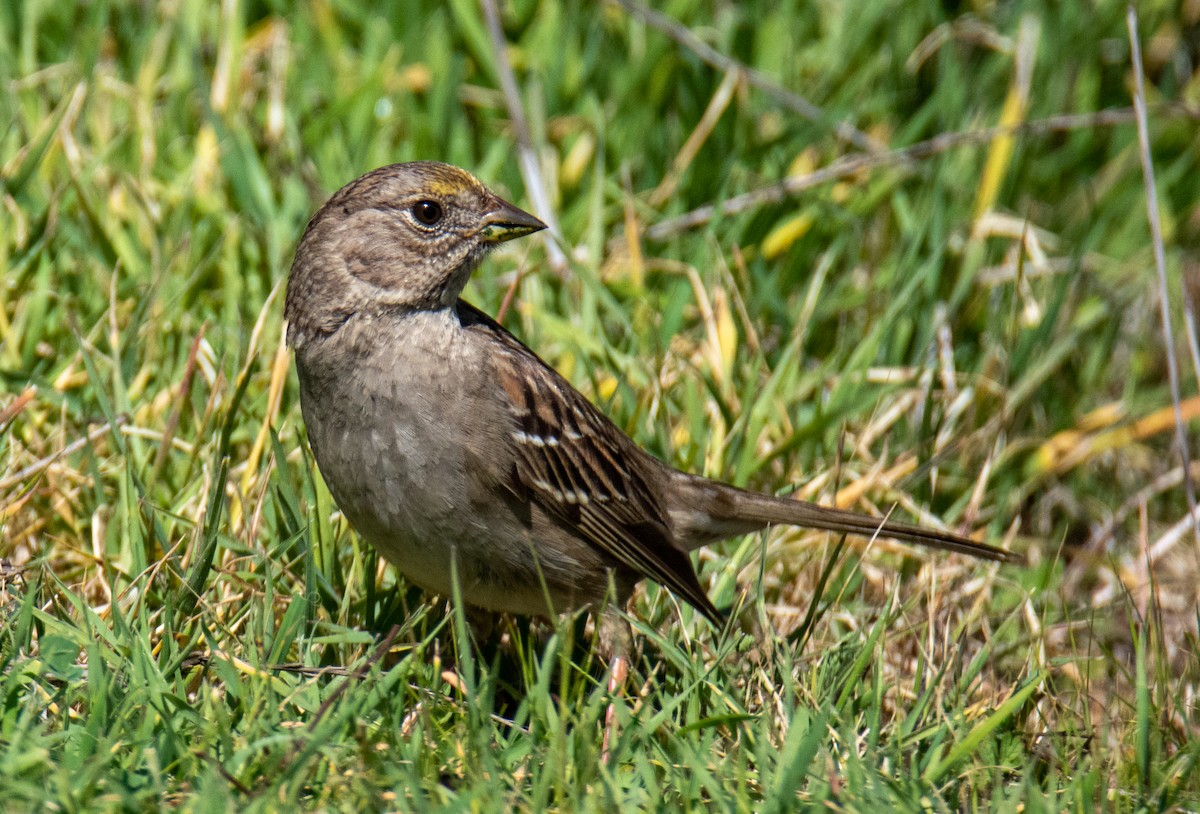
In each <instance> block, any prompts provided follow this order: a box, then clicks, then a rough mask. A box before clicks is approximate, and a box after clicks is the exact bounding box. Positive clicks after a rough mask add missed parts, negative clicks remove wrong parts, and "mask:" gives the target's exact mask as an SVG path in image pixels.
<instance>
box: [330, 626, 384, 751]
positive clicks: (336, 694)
mask: <svg viewBox="0 0 1200 814" xmlns="http://www.w3.org/2000/svg"><path fill="white" fill-rule="evenodd" d="M399 635H400V626H399V625H392V629H391V630H389V631H388V633H387V635H386V636H384V637H383V641H381V642H380V643H379V645H378V646H377V647H376V648H375V650H374V651H372V653H371V655H370V656H368V657H367V659H366V660H365V661H364V662H363V663H362V664H360V665H359V667H358V669H357V670H355V671H354V673H353V675H352V677H351V678H347V679H346V680H345V681H343V682H342V683H340V684H338V685H337V688H336V689H335V690H334V691H333V692H331V693H330V694H329V697H328V698H326V699H325V700H324V701H323V702H322V703H321V706H320V707H318V708H317V712H316V714H315V715H313V719H312V720H311V721H309V724H308V731H309V732H312V731H314V730H315V729H316V728H317V724H319V723H321V719H322V718H324V717H325V713H326V712H328V711H329V708H330V707H332V706H333V705H334V703H336V702H337V700H338V699H339V698H341V697H342V696H343V695H345V693H346V690H348V689H349V688H350V684H351V681H352V679H353V680H358V681H361V680H362V679H363V678H365V677H366V675H367V673H369V672H370V671H371V668H372V667H373V666H374V665H375V663H376V662H378V661H380V660H381V659H382V658H383V657H384V656H386V655H387V652H388V651H389V650H391V649H392V642H394V641H396V637H397V636H399Z"/></svg>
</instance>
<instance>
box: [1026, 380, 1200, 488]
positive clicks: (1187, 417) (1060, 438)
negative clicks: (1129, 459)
mask: <svg viewBox="0 0 1200 814" xmlns="http://www.w3.org/2000/svg"><path fill="white" fill-rule="evenodd" d="M1179 411H1180V413H1181V415H1182V416H1183V420H1184V421H1185V422H1189V421H1196V420H1197V419H1200V396H1193V397H1192V398H1190V399H1187V400H1186V401H1184V402H1182V403H1181V404H1180V405H1179ZM1122 416H1124V411H1123V410H1122V409H1121V408H1120V406H1119V405H1106V406H1105V407H1102V408H1100V409H1099V410H1093V411H1092V412H1091V413H1088V415H1086V416H1084V418H1083V419H1082V420H1081V421H1080V425H1079V426H1078V427H1075V428H1072V429H1069V430H1063V431H1062V432H1059V433H1056V434H1055V435H1054V436H1053V437H1052V438H1050V440H1049V441H1046V442H1045V443H1044V444H1042V445H1041V447H1039V448H1038V451H1037V453H1036V454H1035V455H1034V456H1033V467H1034V471H1035V472H1037V473H1039V474H1041V473H1046V472H1054V473H1056V474H1061V473H1063V472H1066V471H1068V470H1071V469H1074V468H1075V467H1077V466H1079V465H1081V464H1083V463H1086V462H1087V461H1089V460H1091V459H1092V458H1095V457H1096V456H1097V455H1100V454H1103V453H1105V452H1110V451H1112V450H1115V449H1120V448H1121V447H1126V446H1129V445H1130V444H1133V443H1136V442H1138V441H1142V440H1145V439H1146V438H1149V437H1151V436H1154V435H1158V434H1160V433H1164V432H1168V431H1171V430H1174V429H1175V408H1174V407H1172V406H1167V407H1160V408H1159V409H1157V410H1155V411H1154V412H1152V413H1150V414H1149V415H1147V416H1145V417H1143V418H1139V419H1138V420H1137V421H1134V422H1133V423H1132V424H1129V425H1126V426H1123V427H1115V428H1113V429H1107V430H1106V429H1105V427H1110V426H1112V425H1113V424H1115V423H1116V422H1117V421H1119V420H1120V419H1121V417H1122Z"/></svg>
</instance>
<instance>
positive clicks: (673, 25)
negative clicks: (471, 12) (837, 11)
mask: <svg viewBox="0 0 1200 814" xmlns="http://www.w3.org/2000/svg"><path fill="white" fill-rule="evenodd" d="M488 1H489V0H485V2H488ZM617 2H618V3H620V4H621V5H622V6H623V7H624V8H625V10H626V11H628V12H629V13H630V14H632V15H633V16H634V17H637V18H638V19H639V20H641V21H642V22H644V23H645V24H646V25H648V26H650V27H651V28H654V29H657V30H658V31H660V32H662V33H663V34H666V35H667V36H668V37H670V38H671V39H672V40H674V41H675V42H677V43H678V44H679V45H682V46H683V47H684V48H686V49H688V50H689V51H691V52H692V53H693V54H695V55H696V56H698V57H700V60H701V61H702V62H704V63H705V64H707V65H709V66H711V67H713V68H716V69H717V70H718V71H722V72H725V73H728V72H730V71H736V72H737V73H739V74H741V75H742V76H744V77H745V78H746V82H747V83H748V84H749V85H750V86H751V87H753V88H756V89H758V90H760V91H762V92H763V93H765V94H767V95H768V96H770V97H771V98H772V99H774V100H775V101H776V102H777V103H778V104H779V105H780V106H782V107H785V108H787V109H788V110H790V111H792V112H793V113H796V114H798V115H800V116H803V117H804V118H806V119H808V120H809V121H814V122H820V123H825V122H828V121H829V116H828V114H826V112H825V111H824V110H822V109H821V108H820V107H818V106H817V105H815V104H813V103H812V102H810V101H808V100H807V99H805V98H804V97H803V96H800V95H799V94H797V93H793V92H792V91H790V90H788V89H787V88H785V87H782V86H781V85H779V83H777V82H776V81H775V80H773V79H771V78H770V77H769V76H767V75H766V74H764V73H761V72H759V71H756V70H754V69H753V68H751V67H750V66H749V65H746V64H745V63H744V62H740V61H738V60H736V59H734V58H733V57H731V56H727V55H725V54H722V53H721V52H720V51H718V50H716V49H715V48H713V47H712V46H710V45H709V44H708V43H706V42H704V41H703V40H701V39H700V38H699V37H697V36H696V35H695V34H693V33H692V32H691V30H690V29H688V28H687V27H686V26H684V25H681V24H680V23H679V22H678V21H676V20H673V19H671V18H670V17H668V16H667V15H665V14H663V13H662V12H659V11H655V10H654V9H652V8H648V7H647V6H643V5H642V4H641V3H638V2H635V0H617ZM833 134H834V135H835V136H837V137H838V138H839V139H841V140H842V141H845V142H849V143H850V144H853V145H854V146H855V147H857V148H859V149H860V150H866V151H867V152H870V153H875V152H879V151H881V150H885V149H887V145H886V144H881V143H880V142H879V141H878V140H877V139H874V138H872V137H871V136H869V135H867V134H866V133H864V132H863V131H862V130H859V129H858V128H857V127H855V126H854V125H852V124H850V123H849V122H839V123H838V124H836V125H834V127H833Z"/></svg>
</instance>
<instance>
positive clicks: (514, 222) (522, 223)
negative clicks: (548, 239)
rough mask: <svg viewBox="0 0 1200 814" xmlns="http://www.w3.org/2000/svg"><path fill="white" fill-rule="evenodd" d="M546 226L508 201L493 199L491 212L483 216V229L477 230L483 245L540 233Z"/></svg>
mask: <svg viewBox="0 0 1200 814" xmlns="http://www.w3.org/2000/svg"><path fill="white" fill-rule="evenodd" d="M545 228H546V224H544V223H542V222H541V221H540V220H538V219H537V218H535V217H534V216H533V215H531V214H529V213H528V212H525V211H523V210H520V209H517V208H516V207H515V206H513V205H512V204H510V203H509V202H508V201H505V200H502V199H500V198H495V199H494V201H493V205H492V211H490V212H488V213H487V214H486V215H484V216H483V227H482V228H481V229H480V230H479V234H480V237H481V238H482V239H483V242H484V243H503V242H504V241H506V240H512V239H513V238H517V237H524V236H525V235H530V234H533V233H534V232H540V231H542V230H543V229H545Z"/></svg>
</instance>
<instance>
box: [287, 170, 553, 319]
mask: <svg viewBox="0 0 1200 814" xmlns="http://www.w3.org/2000/svg"><path fill="white" fill-rule="evenodd" d="M544 228H546V225H545V224H544V223H542V222H541V221H540V220H538V219H537V218H535V217H534V216H533V215H530V214H529V213H527V212H523V211H522V210H520V209H518V208H517V207H515V206H513V205H512V204H510V203H508V202H507V201H505V200H503V199H502V198H500V197H499V196H497V195H496V194H495V193H493V192H492V191H491V190H489V189H488V188H487V187H485V186H484V185H483V184H482V183H480V182H479V180H478V179H476V178H475V176H473V175H471V174H470V173H469V172H467V171H465V170H461V169H459V168H458V167H453V166H450V165H449V164H441V163H438V162H434V161H414V162H410V163H407V164H391V165H389V166H386V167H381V168H380V169H377V170H374V171H373V172H369V173H367V174H366V175H364V176H362V177H361V178H359V179H357V180H355V181H352V182H350V183H349V184H347V185H346V186H344V187H342V188H341V189H340V190H338V191H337V192H336V193H334V195H333V197H331V198H330V199H329V201H328V202H326V204H325V205H324V206H322V207H321V209H320V210H318V212H317V214H316V215H314V216H313V218H312V220H311V221H309V223H308V227H307V228H306V229H305V230H304V236H303V237H302V238H301V239H300V245H299V246H298V247H297V249H296V258H295V260H294V261H293V262H292V270H291V274H290V276H289V279H288V293H287V305H286V308H285V315H286V316H287V319H288V321H289V323H290V324H291V326H292V328H291V331H290V333H291V334H292V336H293V337H294V338H295V337H296V334H297V332H299V333H302V334H306V333H310V332H312V331H316V332H318V333H327V332H330V331H332V330H336V328H337V326H338V325H340V324H341V323H343V322H345V320H346V319H348V318H349V317H350V316H352V315H353V314H354V313H355V312H357V311H360V310H362V309H364V308H369V307H382V308H389V309H396V308H412V309H437V308H446V307H449V306H451V305H453V304H454V302H455V301H456V300H457V299H458V296H459V294H461V293H462V289H463V287H464V286H465V285H466V284H467V278H468V277H470V275H471V272H472V271H474V270H475V268H476V266H478V265H479V262H480V261H481V260H482V259H483V257H484V256H485V255H486V254H487V253H488V252H489V251H490V250H491V249H492V248H494V247H495V246H496V245H497V244H499V243H503V242H504V241H506V240H512V239H513V238H517V237H521V236H523V235H527V234H530V233H532V232H536V231H539V230H541V229H544Z"/></svg>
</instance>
